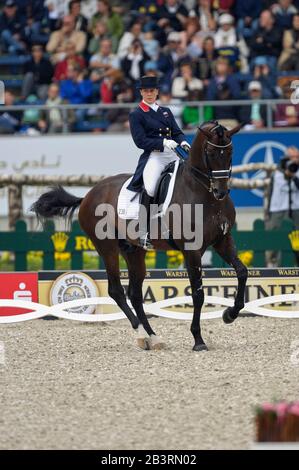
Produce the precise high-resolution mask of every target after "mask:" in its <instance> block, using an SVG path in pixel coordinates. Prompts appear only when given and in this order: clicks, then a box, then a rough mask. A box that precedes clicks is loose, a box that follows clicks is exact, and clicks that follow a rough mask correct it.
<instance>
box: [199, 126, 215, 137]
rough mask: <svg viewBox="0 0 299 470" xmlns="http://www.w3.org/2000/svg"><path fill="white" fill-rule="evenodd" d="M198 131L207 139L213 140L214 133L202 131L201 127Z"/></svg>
mask: <svg viewBox="0 0 299 470" xmlns="http://www.w3.org/2000/svg"><path fill="white" fill-rule="evenodd" d="M198 130H199V131H200V132H201V133H202V134H203V135H204V136H205V137H206V138H207V139H211V138H212V133H211V132H210V131H208V130H207V129H202V128H201V127H199V128H198Z"/></svg>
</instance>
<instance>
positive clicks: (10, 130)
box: [0, 90, 22, 134]
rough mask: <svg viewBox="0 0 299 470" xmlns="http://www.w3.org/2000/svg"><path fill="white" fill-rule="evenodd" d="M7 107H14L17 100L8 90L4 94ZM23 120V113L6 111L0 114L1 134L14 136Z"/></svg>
mask: <svg viewBox="0 0 299 470" xmlns="http://www.w3.org/2000/svg"><path fill="white" fill-rule="evenodd" d="M4 104H5V106H14V105H15V104H16V98H15V96H14V94H13V93H12V92H11V91H9V90H7V91H5V93H4ZM0 109H1V108H0ZM21 119H22V112H21V111H14V110H12V111H4V112H3V113H1V114H0V134H14V133H15V132H17V131H18V130H19V129H20V125H21Z"/></svg>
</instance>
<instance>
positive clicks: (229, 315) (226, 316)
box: [222, 307, 238, 324]
mask: <svg viewBox="0 0 299 470" xmlns="http://www.w3.org/2000/svg"><path fill="white" fill-rule="evenodd" d="M234 311H235V309H234V308H233V307H227V308H226V309H225V310H224V312H223V315H222V320H223V321H224V323H226V324H229V323H233V322H234V321H235V320H236V318H237V316H238V314H237V315H236V314H235V313H234Z"/></svg>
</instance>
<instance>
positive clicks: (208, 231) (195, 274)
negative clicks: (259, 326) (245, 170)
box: [32, 121, 247, 351]
mask: <svg viewBox="0 0 299 470" xmlns="http://www.w3.org/2000/svg"><path fill="white" fill-rule="evenodd" d="M240 128H241V126H237V127H235V128H234V129H232V130H227V129H226V128H224V127H223V126H221V125H220V124H218V122H217V121H209V122H207V123H204V124H203V125H202V126H200V128H199V129H198V132H197V134H196V137H195V139H194V141H193V144H192V147H191V150H190V154H189V157H188V159H187V160H186V162H185V163H184V164H182V165H181V166H180V167H179V169H178V173H177V177H176V182H175V186H174V191H173V196H172V200H171V204H178V206H180V207H181V206H182V205H183V204H190V205H191V207H192V206H195V205H196V204H202V207H203V226H202V225H201V226H199V221H197V220H195V219H193V220H192V226H193V228H194V230H195V232H196V231H197V230H203V237H202V240H203V243H202V246H201V247H200V248H199V249H196V250H194V249H193V250H188V249H185V241H186V240H184V237H183V236H182V237H181V239H175V243H176V245H177V247H178V249H179V250H181V252H182V253H183V255H184V259H185V265H186V269H187V271H188V276H189V279H190V284H191V289H192V299H193V306H194V313H193V319H192V323H191V332H192V334H193V337H194V341H195V344H194V347H193V350H194V351H203V350H207V349H208V348H207V346H206V344H205V342H204V340H203V338H202V335H201V328H200V314H201V309H202V305H203V303H204V292H203V286H202V268H201V258H202V256H203V254H204V252H205V250H206V249H207V248H208V247H209V246H213V247H214V249H215V250H216V252H217V253H218V254H219V255H220V256H221V257H222V258H223V259H224V260H225V261H226V262H227V263H228V264H229V265H231V266H232V267H233V268H234V269H235V271H236V274H237V278H238V287H237V292H236V296H235V301H234V306H232V307H228V308H226V309H225V311H224V313H223V320H224V322H225V323H232V322H233V321H234V320H235V319H236V318H237V317H238V314H239V312H240V310H241V309H242V308H243V307H244V292H245V285H246V280H247V268H246V267H245V266H244V265H243V264H242V263H241V261H240V259H239V258H238V255H237V251H236V248H235V245H234V242H233V238H232V236H231V228H232V226H233V224H234V222H235V209H234V205H233V202H232V200H231V198H230V197H229V178H230V174H231V165H232V140H231V137H232V135H233V134H235V133H236V132H238V131H239V130H240ZM129 176H130V175H128V174H121V175H116V176H112V177H108V178H105V179H104V180H102V181H100V182H99V183H98V184H97V185H96V186H95V187H94V188H93V189H91V190H90V191H89V192H88V194H87V195H86V196H85V197H84V198H78V197H75V196H73V195H71V194H69V193H67V192H66V191H65V190H64V189H63V188H61V187H55V188H53V189H52V190H50V191H49V192H47V193H44V194H43V195H41V196H40V198H39V199H38V200H37V201H36V202H35V203H34V205H33V206H32V210H33V211H34V212H35V213H36V215H37V216H38V217H39V218H41V219H45V218H49V217H55V216H62V217H65V216H70V217H71V216H72V215H73V212H74V211H75V209H76V208H77V207H79V208H80V209H79V222H80V225H81V227H82V229H83V230H84V231H85V232H86V234H87V235H88V236H89V237H90V239H91V240H92V242H93V243H94V245H95V247H96V249H97V251H98V253H99V254H100V256H102V257H103V259H104V262H105V266H106V271H107V277H108V292H109V295H110V296H111V297H112V298H113V299H114V300H115V302H116V303H117V305H118V306H119V307H120V309H121V310H122V311H123V312H124V313H125V315H126V316H127V318H128V319H129V321H130V323H131V325H132V327H133V328H134V330H136V331H137V333H138V339H137V342H138V345H139V347H141V348H143V349H161V348H162V347H163V343H162V341H161V340H160V339H159V338H158V336H156V334H155V332H154V331H153V329H152V328H151V326H150V324H149V321H148V318H147V317H146V315H145V312H144V309H143V296H142V285H143V281H144V278H145V274H146V266H145V254H146V252H145V251H144V250H143V249H142V248H141V247H139V246H138V241H136V240H135V241H134V240H129V241H122V242H120V241H119V240H118V239H117V238H116V239H108V238H106V239H99V238H98V236H97V235H96V225H97V222H98V221H99V217H98V216H97V207H98V205H99V204H110V205H112V206H113V207H114V208H115V210H116V207H117V199H118V195H119V192H120V189H121V187H122V185H123V183H124V182H125V181H126V180H127V179H128V177H129ZM116 214H117V212H116ZM109 223H110V224H111V225H115V226H116V228H118V226H119V223H120V220H119V219H118V217H117V215H116V216H115V218H114V220H110V222H109ZM171 223H173V221H172V222H170V225H169V230H170V232H171V231H172V226H171ZM152 242H153V245H154V247H155V249H157V250H168V249H170V246H169V244H168V242H167V240H165V239H161V238H159V239H156V240H152ZM120 253H121V254H122V255H123V257H124V258H125V260H126V263H127V266H128V276H129V287H128V297H129V299H130V301H131V304H132V306H133V308H134V310H135V313H134V311H133V310H132V308H131V307H130V306H129V305H128V303H127V300H126V296H125V292H124V289H123V286H122V285H121V282H120V272H119V254H120Z"/></svg>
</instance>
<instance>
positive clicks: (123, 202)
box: [117, 160, 180, 219]
mask: <svg viewBox="0 0 299 470" xmlns="http://www.w3.org/2000/svg"><path fill="white" fill-rule="evenodd" d="M179 163H180V162H179V160H176V162H175V165H174V171H173V173H172V175H171V179H170V182H169V186H168V191H167V196H166V198H165V201H164V204H163V207H162V209H161V211H160V213H159V216H161V217H162V216H163V215H164V214H165V212H166V210H167V208H168V206H169V204H170V201H171V198H172V194H173V188H174V183H175V178H176V174H177V171H178V167H179ZM132 178H133V176H131V177H130V178H129V179H127V180H126V181H125V182H124V184H123V185H122V188H121V190H120V193H119V196H118V201H117V214H118V216H119V218H120V219H138V214H139V203H140V194H141V193H140V194H138V193H136V192H134V191H130V190H129V189H127V187H128V185H129V184H130V182H131V180H132ZM134 196H136V197H134ZM132 198H134V200H133V201H132Z"/></svg>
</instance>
